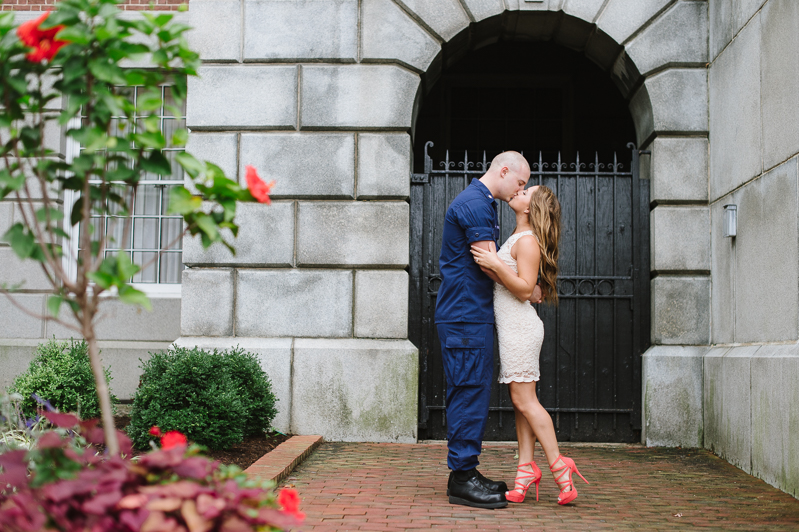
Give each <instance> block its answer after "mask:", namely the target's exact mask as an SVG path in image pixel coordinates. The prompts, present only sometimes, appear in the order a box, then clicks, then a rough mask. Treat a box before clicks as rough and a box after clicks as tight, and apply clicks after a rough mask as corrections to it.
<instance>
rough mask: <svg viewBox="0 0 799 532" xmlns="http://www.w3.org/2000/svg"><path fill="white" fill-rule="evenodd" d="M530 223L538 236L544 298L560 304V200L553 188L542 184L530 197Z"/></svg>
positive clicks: (548, 301) (539, 272)
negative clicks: (544, 291)
mask: <svg viewBox="0 0 799 532" xmlns="http://www.w3.org/2000/svg"><path fill="white" fill-rule="evenodd" d="M528 216H529V217H530V225H531V226H532V227H533V233H535V236H537V237H538V243H539V247H540V248H541V265H540V266H539V269H538V275H539V277H541V284H542V286H543V287H544V288H545V290H546V297H545V298H544V300H545V301H546V302H547V303H554V304H555V305H557V304H558V241H559V240H560V202H559V201H558V198H557V197H556V196H555V193H554V192H552V189H550V188H549V187H545V186H543V185H540V186H539V187H538V188H537V189H536V190H535V191H534V192H533V194H532V196H531V197H530V214H529V215H528Z"/></svg>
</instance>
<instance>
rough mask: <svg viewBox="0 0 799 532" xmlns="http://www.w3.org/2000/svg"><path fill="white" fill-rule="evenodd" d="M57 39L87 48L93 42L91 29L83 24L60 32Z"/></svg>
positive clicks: (68, 27)
mask: <svg viewBox="0 0 799 532" xmlns="http://www.w3.org/2000/svg"><path fill="white" fill-rule="evenodd" d="M49 18H50V17H48V19H49ZM56 38H57V39H60V40H62V41H69V42H71V43H75V44H80V45H81V46H85V45H87V44H89V43H90V42H91V40H92V35H91V32H90V30H89V28H87V27H86V26H84V25H83V24H76V25H74V26H67V27H66V28H64V29H63V30H61V31H59V32H58V34H57V35H56Z"/></svg>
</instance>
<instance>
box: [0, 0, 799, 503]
mask: <svg viewBox="0 0 799 532" xmlns="http://www.w3.org/2000/svg"><path fill="white" fill-rule="evenodd" d="M514 11H530V12H533V14H531V16H534V17H537V18H534V19H532V18H531V19H529V20H531V21H535V23H530V24H529V25H528V26H525V27H519V28H517V29H516V32H517V35H519V36H520V37H519V38H522V39H528V40H552V41H553V42H555V43H558V44H560V45H563V46H567V47H569V48H571V49H574V50H577V51H579V52H582V53H584V54H585V55H586V56H587V57H588V58H589V59H591V60H592V61H594V62H595V63H596V64H597V65H599V66H600V67H602V68H603V69H605V70H607V71H608V73H609V76H610V77H611V78H612V79H613V81H614V83H615V84H616V85H617V87H618V88H619V90H620V92H621V94H622V95H623V96H624V97H625V98H627V100H628V101H629V110H630V114H631V116H632V118H633V121H634V123H635V126H636V137H637V143H638V145H639V148H641V149H642V150H646V151H648V152H649V153H648V154H646V153H645V154H642V156H641V173H642V176H643V177H644V178H645V179H649V180H650V185H651V186H650V192H651V197H650V200H651V205H650V207H651V212H650V220H651V234H650V235H649V236H650V249H651V270H652V271H651V276H652V278H651V305H652V306H651V316H652V327H651V340H652V344H653V347H652V348H651V349H650V350H649V351H648V352H647V353H645V354H644V355H643V365H642V367H643V370H642V373H643V375H642V391H643V397H642V401H643V416H644V419H643V426H644V429H643V431H642V440H643V441H644V442H645V443H647V444H648V445H680V446H695V447H706V448H708V449H712V450H713V451H714V452H716V453H718V454H719V455H721V456H723V457H724V458H726V459H727V460H729V461H730V462H732V463H733V464H735V465H737V466H738V467H741V468H743V469H744V470H746V471H749V472H752V473H753V474H756V475H758V476H760V477H761V478H763V479H764V480H766V481H767V482H770V483H772V484H773V485H775V486H778V487H780V488H781V489H783V490H785V491H787V492H790V493H793V494H794V495H796V494H797V490H799V454H798V453H799V447H797V444H796V442H795V438H793V439H792V438H790V437H789V436H790V435H791V434H796V433H797V431H799V427H798V426H797V421H796V420H797V419H799V400H798V399H799V397H797V396H796V394H797V393H799V392H797V390H799V387H797V386H796V384H795V380H796V377H797V376H799V373H797V372H799V369H798V368H799V365H798V361H799V355H798V353H799V351H797V347H796V346H797V341H798V340H799V282H797V279H799V266H798V265H799V125H797V124H799V106H798V105H797V104H796V102H799V59H797V55H796V53H795V50H796V44H797V39H799V37H797V32H796V28H799V6H797V3H796V2H794V1H793V0H748V1H740V2H730V1H729V0H707V1H703V0H543V1H541V2H527V1H524V0H362V1H360V2H356V1H355V0H295V1H286V0H192V2H191V8H190V10H189V13H188V18H189V23H190V24H191V25H192V26H194V27H195V28H196V29H195V30H194V31H193V34H192V37H191V38H192V42H193V43H194V45H195V46H196V47H197V48H198V49H199V50H200V51H201V53H202V57H203V60H204V63H203V66H202V68H201V70H200V75H201V77H200V78H199V79H192V80H190V83H189V101H188V124H189V127H190V128H191V130H192V136H191V141H190V145H189V149H190V150H195V151H196V152H198V153H200V154H201V155H204V156H205V157H206V158H208V159H210V160H213V161H214V162H216V163H218V164H219V165H220V166H222V167H223V168H224V169H225V171H226V172H228V174H229V175H233V176H237V178H238V179H239V180H240V181H241V182H242V183H243V168H244V166H245V165H248V164H252V165H255V166H257V167H258V168H259V171H260V172H261V175H262V176H265V177H266V178H268V179H275V180H276V181H277V186H276V187H275V188H274V199H275V201H274V203H273V204H272V205H271V206H269V207H264V206H261V205H254V206H247V207H243V208H242V210H241V220H242V222H243V223H242V231H241V236H240V238H239V244H238V253H237V254H236V255H235V256H233V255H231V254H229V253H227V252H226V251H225V250H222V249H215V248H212V249H210V250H202V249H201V248H200V247H199V246H198V245H197V243H196V242H192V241H187V242H185V254H184V261H185V264H186V265H187V266H188V268H189V269H188V270H186V272H185V275H184V286H183V288H182V290H183V297H182V299H181V300H177V301H181V302H182V308H181V310H180V312H177V315H178V318H177V320H175V319H174V318H173V319H172V320H171V321H169V322H168V323H171V325H170V327H172V328H171V329H169V330H167V328H168V327H167V326H166V325H164V323H159V324H157V325H153V327H154V328H153V331H157V332H153V333H147V334H149V337H148V341H153V342H168V341H172V340H175V339H176V338H178V337H179V336H180V337H181V338H180V340H179V342H180V343H184V344H187V345H188V344H191V345H200V346H209V347H210V346H214V347H225V346H233V345H236V344H240V345H242V346H245V345H246V346H247V349H250V350H253V351H254V352H257V353H259V356H262V361H263V364H264V367H265V368H267V371H268V372H269V373H270V376H271V377H272V379H273V383H274V384H275V388H276V390H278V393H279V397H280V400H281V403H280V404H281V405H282V406H279V408H281V413H280V414H279V421H277V422H276V423H278V425H279V426H280V427H283V428H286V429H287V430H292V431H294V432H297V433H310V432H314V433H320V434H322V435H323V436H325V437H326V438H328V439H336V440H378V441H413V440H414V439H415V437H416V408H417V405H416V393H417V391H416V388H415V386H416V383H417V379H416V377H417V375H418V371H419V367H418V357H417V355H416V352H415V348H414V347H413V346H412V345H411V344H410V343H409V342H408V341H407V338H408V333H407V327H408V314H407V313H408V311H407V284H408V276H407V273H406V271H405V268H406V267H407V265H408V258H409V253H413V252H414V251H413V250H409V249H408V241H409V214H408V203H407V200H408V196H409V173H410V170H411V162H412V161H411V159H412V155H411V149H410V144H411V138H412V135H413V132H414V120H415V112H416V111H415V110H416V109H417V107H418V99H419V94H420V90H421V89H420V82H421V79H422V75H424V74H425V73H426V72H429V71H431V70H435V69H437V68H438V69H440V68H441V66H440V64H439V61H438V59H439V58H440V57H441V55H440V53H441V49H442V46H443V45H444V44H445V43H446V44H447V46H451V48H450V49H451V50H454V52H453V53H457V52H458V48H457V46H458V43H459V42H460V41H459V37H458V35H460V34H461V33H462V32H466V31H474V32H478V33H479V32H484V34H485V38H486V42H489V41H490V40H491V35H492V31H493V32H495V33H496V31H497V30H496V29H492V28H496V24H498V21H501V20H502V19H501V17H503V16H504V15H503V14H505V13H506V12H514ZM492 24H493V25H494V26H492ZM725 204H735V205H737V206H738V236H736V237H735V238H724V237H723V236H722V221H723V211H724V205H725ZM12 216H13V213H12V212H10V209H9V208H8V206H7V205H4V204H3V203H0V227H1V226H2V225H3V224H4V223H5V224H8V223H9V220H10V218H11V217H12ZM23 271H24V270H23V268H22V267H20V266H19V264H17V263H16V262H14V259H13V258H12V257H11V255H10V251H9V250H8V249H7V248H5V247H2V246H0V280H3V281H9V280H12V281H13V280H19V279H21V278H22V277H27V279H26V280H27V283H28V284H27V286H28V288H29V292H28V293H26V294H25V296H24V298H23V299H22V301H23V303H24V304H25V305H26V306H30V307H31V308H40V307H41V306H42V305H43V297H42V296H41V295H40V294H37V290H39V289H40V288H41V279H40V278H38V277H37V276H36V275H35V274H29V275H23ZM165 301H166V302H165V303H161V302H160V301H156V304H157V305H163V306H164V308H169V305H174V304H175V302H174V301H169V300H165ZM120 312H122V311H121V310H120ZM0 316H2V317H5V318H6V320H10V322H11V323H13V324H14V327H13V329H9V330H13V331H14V332H13V333H6V334H5V335H4V336H6V337H7V339H6V340H3V342H5V343H3V344H2V345H3V346H4V347H2V348H0V349H2V353H3V355H2V356H5V357H6V360H7V361H8V363H7V364H2V366H3V367H4V368H7V369H4V373H3V375H2V378H3V379H5V380H4V382H7V381H8V379H9V376H10V375H12V374H14V373H15V372H18V371H20V370H21V368H22V367H23V365H22V364H20V362H19V361H20V360H21V359H22V357H21V355H20V354H19V353H21V352H22V351H21V350H24V346H30V345H32V344H31V343H30V342H35V341H36V339H41V338H45V337H47V336H48V335H49V334H51V333H50V332H49V329H48V327H46V326H45V325H44V324H42V323H41V322H36V321H35V320H29V319H28V318H26V317H24V316H23V315H21V314H20V313H19V312H16V311H14V310H13V309H11V308H9V307H8V306H7V305H5V306H3V304H0ZM157 316H158V314H157V312H156V313H154V314H153V315H152V317H151V316H150V315H144V314H142V315H138V314H137V315H136V317H135V319H132V320H131V321H130V322H129V324H127V325H124V324H120V326H119V327H120V329H119V330H120V331H124V333H122V332H116V331H115V330H113V329H114V327H111V328H109V329H107V330H106V332H105V333H104V334H106V335H111V336H113V339H112V338H111V336H104V338H107V339H108V341H112V340H113V341H126V342H127V343H126V344H125V345H128V346H131V347H130V349H131V354H132V353H134V352H138V351H135V349H138V348H137V347H135V345H136V343H135V342H134V341H138V342H143V341H144V337H143V334H144V333H143V332H141V331H146V330H148V324H149V323H150V320H152V323H153V324H155V323H156V322H157V321H158V317H157ZM7 322H8V321H7ZM114 323H117V322H114ZM178 324H179V325H178ZM133 329H135V330H133ZM137 331H138V332H137ZM740 344H747V345H745V346H741V345H740ZM115 345H116V344H115ZM148 345H149V344H148ZM711 346H714V347H711ZM114 353H116V352H114ZM114 356H117V355H114ZM134 366H135V365H133V364H129V365H128V366H127V367H128V368H129V369H128V372H129V374H130V375H133V374H135V369H133V368H134ZM126 375H127V374H126ZM119 379H120V381H125V382H133V381H134V380H135V379H132V378H128V377H127V376H126V377H123V378H119ZM125 379H127V380H125ZM791 379H793V380H791ZM117 393H118V394H119V393H120V392H119V391H118V390H117ZM126 393H128V392H127V391H126ZM122 395H124V394H122Z"/></svg>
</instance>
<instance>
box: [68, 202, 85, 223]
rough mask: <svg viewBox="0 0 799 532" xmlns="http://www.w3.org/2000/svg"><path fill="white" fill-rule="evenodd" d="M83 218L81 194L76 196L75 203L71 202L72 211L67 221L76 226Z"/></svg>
mask: <svg viewBox="0 0 799 532" xmlns="http://www.w3.org/2000/svg"><path fill="white" fill-rule="evenodd" d="M82 219H83V196H80V197H78V199H76V200H75V203H73V204H72V213H71V214H70V217H69V222H70V223H71V224H72V225H73V226H76V225H78V224H79V223H80V221H81V220H82Z"/></svg>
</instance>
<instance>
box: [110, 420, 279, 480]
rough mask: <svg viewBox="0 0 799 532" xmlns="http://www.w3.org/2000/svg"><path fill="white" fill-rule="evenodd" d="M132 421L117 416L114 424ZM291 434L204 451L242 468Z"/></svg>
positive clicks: (268, 435) (122, 426) (270, 435)
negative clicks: (228, 447)
mask: <svg viewBox="0 0 799 532" xmlns="http://www.w3.org/2000/svg"><path fill="white" fill-rule="evenodd" d="M129 423H130V417H129V416H116V417H114V425H116V428H117V429H119V430H125V427H127V426H128V424H129ZM290 437H291V436H290V435H286V434H280V433H279V432H272V433H266V434H263V435H260V436H250V437H247V438H244V441H243V442H241V443H239V444H236V445H234V446H233V447H231V448H230V449H223V450H220V451H212V450H210V449H209V450H207V451H206V452H205V453H203V454H204V455H205V456H207V457H208V458H211V459H213V460H219V461H220V462H222V463H223V464H228V465H237V466H239V467H240V468H242V469H247V468H248V467H249V466H251V465H252V464H253V463H255V461H256V460H258V459H259V458H261V457H262V456H263V455H265V454H266V453H268V452H269V451H271V450H272V449H274V448H275V447H277V446H278V445H280V444H281V443H283V442H284V441H286V440H288V439H289V438H290ZM144 452H146V451H139V450H136V449H134V450H133V456H137V455H140V454H144Z"/></svg>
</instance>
